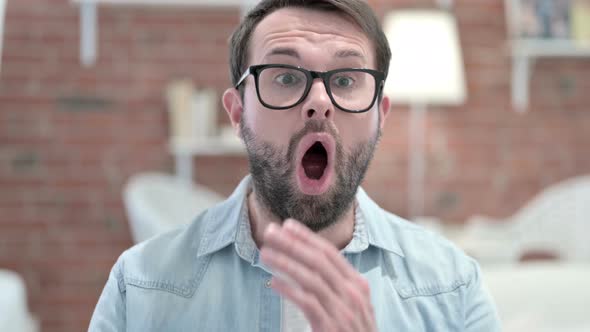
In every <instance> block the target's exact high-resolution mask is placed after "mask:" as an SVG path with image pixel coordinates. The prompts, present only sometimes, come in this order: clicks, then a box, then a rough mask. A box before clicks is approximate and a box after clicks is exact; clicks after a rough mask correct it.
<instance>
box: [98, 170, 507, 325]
mask: <svg viewBox="0 0 590 332" xmlns="http://www.w3.org/2000/svg"><path fill="white" fill-rule="evenodd" d="M250 181H251V180H250V177H249V176H248V177H246V178H245V179H244V180H242V182H241V183H240V185H239V186H238V187H237V189H236V190H235V192H234V193H233V194H232V195H231V196H230V197H229V198H228V199H227V200H226V201H224V202H222V203H220V204H218V205H216V206H214V207H212V208H210V209H209V210H207V211H205V212H204V213H202V214H201V215H199V216H198V217H197V218H196V220H195V221H194V222H192V223H191V224H189V225H187V226H185V227H183V228H180V229H177V230H174V231H171V232H168V233H165V234H163V235H158V236H155V237H153V238H151V239H149V240H147V241H145V242H142V243H140V244H137V245H135V246H134V247H132V248H131V249H129V250H127V251H125V252H124V253H123V254H122V255H121V256H120V257H119V259H118V261H117V262H116V263H115V266H114V267H113V269H112V271H111V273H110V275H109V278H108V281H107V283H106V286H105V288H104V290H103V293H102V295H101V296H100V299H99V300H98V304H97V306H96V308H95V311H94V314H93V316H92V320H91V322H90V327H89V331H93V332H94V331H138V332H147V331H280V326H281V303H282V299H281V297H280V296H279V295H278V294H277V293H276V292H275V291H274V290H273V289H271V288H270V278H271V276H272V274H271V272H270V269H268V268H267V267H265V266H264V265H263V264H262V262H261V261H260V255H259V250H258V248H257V247H256V244H255V243H254V240H253V238H252V235H251V231H250V224H249V218H248V210H247V203H246V196H247V194H248V193H249V191H250V186H251V183H250ZM341 252H342V254H343V255H344V256H345V257H346V259H347V260H348V262H349V263H350V264H352V266H354V267H355V268H356V269H357V270H358V271H359V273H361V274H362V275H363V276H364V277H365V278H366V279H367V280H368V282H369V285H370V289H371V301H372V304H373V309H374V313H375V318H376V321H377V326H378V329H379V331H485V332H490V331H499V330H500V325H499V320H498V316H497V313H496V309H495V307H494V304H493V302H492V301H491V299H490V297H489V295H488V293H487V291H486V290H485V287H483V284H482V279H481V273H480V270H479V267H478V265H477V263H476V262H475V261H474V260H473V259H471V258H469V257H467V256H466V255H465V254H463V253H462V252H461V251H460V250H458V249H457V248H456V247H455V246H453V245H452V244H451V243H449V242H448V241H446V240H444V239H442V238H440V237H438V236H437V235H435V234H433V233H430V232H428V231H425V230H424V229H422V228H420V227H418V226H416V225H413V224H411V223H409V222H407V221H405V220H403V219H401V218H399V217H396V216H394V215H392V214H390V213H388V212H386V211H384V210H383V209H381V208H380V207H379V206H377V204H376V203H375V202H373V201H372V200H371V199H370V198H369V197H368V196H367V194H366V193H365V192H364V191H363V190H362V189H361V188H359V190H358V191H357V194H356V216H355V228H354V233H353V237H352V240H351V242H350V243H349V244H348V245H347V246H346V247H345V248H344V249H343V250H342V251H341Z"/></svg>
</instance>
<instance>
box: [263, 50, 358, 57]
mask: <svg viewBox="0 0 590 332" xmlns="http://www.w3.org/2000/svg"><path fill="white" fill-rule="evenodd" d="M271 55H287V56H292V57H294V58H296V59H301V57H300V56H299V53H297V51H296V50H295V49H293V48H288V47H278V48H273V49H272V50H271V51H270V53H268V54H267V55H266V56H271ZM334 57H335V58H348V57H357V58H364V57H363V55H362V54H361V53H359V52H358V51H356V50H353V49H346V50H340V51H338V52H336V53H334Z"/></svg>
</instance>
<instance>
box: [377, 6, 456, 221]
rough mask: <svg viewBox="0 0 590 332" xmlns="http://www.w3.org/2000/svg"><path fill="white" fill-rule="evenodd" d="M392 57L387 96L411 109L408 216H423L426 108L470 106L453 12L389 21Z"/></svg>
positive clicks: (409, 13) (395, 15)
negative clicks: (465, 102)
mask: <svg viewBox="0 0 590 332" xmlns="http://www.w3.org/2000/svg"><path fill="white" fill-rule="evenodd" d="M384 31H385V34H386V36H387V39H388V41H389V45H390V47H391V52H392V58H391V63H390V67H389V74H388V76H387V81H386V83H385V94H386V95H387V96H389V97H390V98H391V100H392V102H393V103H394V104H406V105H410V118H409V126H408V133H409V139H408V141H409V146H408V150H409V154H410V156H409V157H410V158H409V167H408V204H409V206H408V213H409V218H410V219H412V218H416V217H420V216H423V214H424V205H425V203H424V202H425V198H424V196H425V194H424V190H425V188H424V178H425V174H426V163H425V150H426V144H425V135H426V116H427V114H426V108H427V106H428V105H459V104H462V103H463V102H464V101H465V98H466V88H465V75H464V69H463V58H462V56H461V47H460V43H459V37H458V31H457V24H456V21H455V18H454V16H453V15H452V14H451V13H450V12H449V11H447V10H436V9H434V10H400V11H394V12H391V13H389V14H388V15H386V16H385V19H384Z"/></svg>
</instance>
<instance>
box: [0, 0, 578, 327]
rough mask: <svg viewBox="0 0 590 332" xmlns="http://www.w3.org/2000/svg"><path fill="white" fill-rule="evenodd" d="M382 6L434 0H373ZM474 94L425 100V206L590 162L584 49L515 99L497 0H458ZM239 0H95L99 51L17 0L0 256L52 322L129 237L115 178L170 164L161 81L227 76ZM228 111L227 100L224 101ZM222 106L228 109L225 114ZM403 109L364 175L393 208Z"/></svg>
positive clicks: (471, 209)
mask: <svg viewBox="0 0 590 332" xmlns="http://www.w3.org/2000/svg"><path fill="white" fill-rule="evenodd" d="M370 3H371V5H372V6H373V7H374V8H375V9H377V10H379V12H380V13H383V12H385V11H386V10H388V9H391V8H393V7H394V6H395V7H400V6H401V7H403V6H418V7H431V6H432V1H411V0H391V1H387V0H373V1H370ZM455 4H456V6H455V12H456V14H457V17H458V21H459V26H460V29H461V42H462V45H463V52H464V58H465V63H466V70H467V81H468V88H469V99H468V101H467V103H466V104H465V105H464V106H462V107H453V108H450V107H447V108H443V107H433V108H430V109H429V112H428V140H427V144H428V150H427V151H428V153H427V167H428V171H427V188H428V190H427V213H428V214H431V215H435V216H438V217H441V218H444V219H446V220H450V221H462V220H465V218H467V217H468V216H470V215H472V214H474V213H480V214H488V215H491V216H496V217H503V216H507V215H510V214H512V213H513V212H514V211H515V210H516V209H517V208H518V207H519V206H521V205H522V204H523V203H524V202H525V201H526V200H528V199H529V198H531V196H532V195H534V194H535V193H536V192H538V190H540V189H541V188H543V187H545V186H547V185H548V184H551V183H554V182H556V181H558V180H561V179H564V178H567V177H570V176H574V175H578V174H584V173H589V172H590V154H588V153H587V151H588V149H589V148H590V114H589V113H588V112H587V111H588V107H589V106H590V95H589V94H587V93H584V92H585V91H590V80H589V79H588V77H590V60H588V59H552V60H542V61H539V62H538V63H537V65H536V69H535V71H534V75H533V77H532V84H531V106H530V110H529V112H528V113H525V114H517V113H515V112H514V111H513V110H512V109H511V106H510V99H509V97H510V96H509V93H510V82H509V79H510V71H509V70H510V59H509V57H508V56H507V51H506V31H505V22H504V8H503V1H502V0H477V1H474V0H459V1H455ZM237 20H238V11H237V10H227V9H226V10H223V9H217V10H212V9H209V10H203V9H197V8H168V9H162V8H160V9H153V8H146V7H116V8H113V7H108V6H101V7H100V8H99V21H100V35H99V44H98V45H99V46H98V47H99V56H98V62H97V64H96V65H95V66H93V67H91V68H84V67H82V66H81V65H80V63H79V58H78V40H79V28H78V11H77V7H76V6H75V5H72V4H71V3H70V2H69V1H67V0H8V6H7V13H6V26H5V40H4V52H3V54H2V68H1V71H0V268H8V269H13V270H16V271H18V272H19V273H21V274H22V275H23V276H24V278H25V279H26V283H27V287H28V291H29V301H30V306H31V309H32V311H33V312H34V313H35V314H36V315H38V317H39V318H40V319H41V322H42V327H43V331H80V330H84V329H85V328H86V326H87V324H88V322H89V319H90V315H91V313H92V310H93V308H94V305H95V303H96V301H97V298H98V295H99V294H100V291H101V290H102V287H103V285H104V283H105V281H106V278H107V275H108V272H109V270H110V268H111V266H112V264H113V263H114V261H115V259H116V258H117V257H118V255H119V254H120V253H121V252H122V251H123V250H124V249H126V248H127V247H129V246H130V245H131V238H130V233H129V227H128V224H127V220H126V218H125V214H124V210H123V206H122V202H121V189H122V186H123V184H124V182H125V181H126V179H127V178H128V177H129V176H130V175H132V174H134V173H137V172H141V171H147V170H159V171H168V172H170V171H172V169H173V163H172V159H171V157H170V155H169V154H168V151H167V148H166V137H167V134H168V133H167V132H168V129H167V128H168V124H167V116H166V101H165V98H164V88H165V86H166V84H167V83H168V82H169V81H170V80H172V79H175V78H180V77H190V78H192V79H193V80H194V82H195V84H196V85H197V86H211V87H214V88H215V89H217V90H218V91H219V92H220V93H221V92H222V91H223V89H224V88H225V87H226V86H228V84H229V80H228V74H227V69H226V68H227V51H226V40H227V36H228V35H229V34H230V32H231V31H232V29H233V27H234V26H235V24H236V23H237ZM220 112H221V110H220ZM222 116H224V115H222ZM406 127H407V109H406V108H402V107H396V108H395V109H394V110H393V111H392V113H391V115H390V117H389V120H388V124H387V127H386V130H385V133H384V137H383V140H382V143H381V146H380V147H379V149H378V153H377V155H376V157H375V160H374V162H373V164H372V166H371V169H370V171H369V175H368V176H367V179H366V181H365V187H366V189H367V190H368V191H369V193H370V194H371V195H372V196H373V197H374V198H375V199H376V200H377V201H378V202H379V203H381V204H382V205H383V206H384V207H386V208H387V209H389V210H391V211H394V212H396V213H398V214H400V215H405V214H406V206H407V202H406V199H407V197H406V196H407V192H406V187H407V182H406V174H407V147H406V145H407V138H406V137H407V131H406ZM195 163H196V166H197V168H198V176H197V181H199V182H202V183H204V184H206V185H208V186H210V187H211V188H213V189H215V190H217V191H219V192H221V193H223V194H228V193H229V192H230V191H231V190H232V189H233V187H234V186H235V184H236V183H237V182H238V181H239V179H240V178H241V177H242V176H243V175H244V174H245V173H246V172H247V163H246V161H245V160H244V158H241V157H219V158H211V157H210V158H199V159H197V160H195Z"/></svg>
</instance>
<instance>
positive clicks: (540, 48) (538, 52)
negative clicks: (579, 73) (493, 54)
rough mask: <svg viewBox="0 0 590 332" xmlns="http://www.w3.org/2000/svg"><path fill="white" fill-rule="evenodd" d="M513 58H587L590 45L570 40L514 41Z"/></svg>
mask: <svg viewBox="0 0 590 332" xmlns="http://www.w3.org/2000/svg"><path fill="white" fill-rule="evenodd" d="M512 55H513V56H528V57H588V56H590V43H587V44H585V45H584V44H581V43H577V42H575V41H572V40H571V39H515V40H513V41H512Z"/></svg>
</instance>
